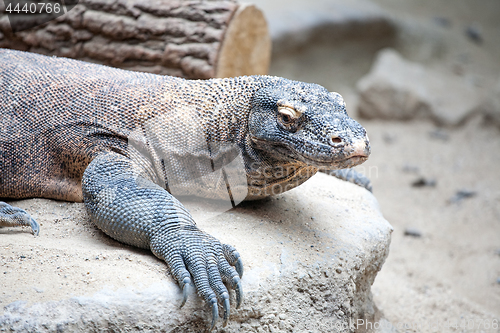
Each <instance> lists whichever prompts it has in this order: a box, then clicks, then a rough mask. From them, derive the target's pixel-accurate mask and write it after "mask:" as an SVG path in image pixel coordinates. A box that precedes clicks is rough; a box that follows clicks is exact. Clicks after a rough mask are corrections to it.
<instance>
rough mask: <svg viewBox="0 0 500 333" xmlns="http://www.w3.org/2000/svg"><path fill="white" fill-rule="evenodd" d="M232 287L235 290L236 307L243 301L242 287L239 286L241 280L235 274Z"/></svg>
mask: <svg viewBox="0 0 500 333" xmlns="http://www.w3.org/2000/svg"><path fill="white" fill-rule="evenodd" d="M233 289H234V290H235V291H236V308H237V309H238V308H239V307H240V305H241V303H243V288H242V287H241V280H240V279H239V278H238V277H237V276H235V277H234V278H233Z"/></svg>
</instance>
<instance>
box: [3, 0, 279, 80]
mask: <svg viewBox="0 0 500 333" xmlns="http://www.w3.org/2000/svg"><path fill="white" fill-rule="evenodd" d="M1 9H2V8H0V10H1ZM0 12H3V10H2V11H0ZM0 47H3V48H12V49H17V50H23V51H30V52H37V53H42V54H46V55H56V56H61V57H69V58H75V59H80V60H85V61H90V62H94V63H100V64H105V65H110V66H114V67H118V68H123V69H128V70H135V71H144V72H151V73H156V74H167V75H174V76H180V77H185V78H200V79H206V78H211V77H231V76H239V75H253V74H267V71H268V68H269V62H270V56H271V39H270V36H269V32H268V29H267V23H266V20H265V18H264V15H263V14H262V12H261V11H260V10H259V9H258V8H256V7H255V6H253V5H246V4H238V3H237V2H235V1H234V0H211V1H208V0H184V1H183V0H148V1H144V0H128V1H123V0H80V1H79V3H78V4H77V5H76V6H75V7H74V8H73V9H71V10H70V11H68V12H67V13H66V14H64V15H62V16H60V17H58V18H56V19H54V20H52V21H49V22H47V23H44V24H42V25H40V26H37V27H34V28H31V29H28V30H24V31H18V32H12V29H11V26H10V23H9V20H8V17H7V15H5V14H0Z"/></svg>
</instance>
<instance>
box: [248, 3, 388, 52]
mask: <svg viewBox="0 0 500 333" xmlns="http://www.w3.org/2000/svg"><path fill="white" fill-rule="evenodd" d="M253 3H255V4H256V5H258V6H259V8H261V9H262V10H263V11H264V13H265V14H266V16H267V18H268V24H269V31H270V34H271V38H272V40H273V52H274V53H281V52H287V51H290V50H293V49H298V48H300V47H305V45H307V44H311V43H314V42H321V43H324V42H332V41H335V42H340V41H352V40H356V39H362V40H366V41H371V42H373V40H376V39H384V38H387V37H392V36H394V35H395V29H394V27H393V25H392V23H391V20H390V18H389V15H388V14H387V13H386V12H385V11H383V10H382V9H381V8H380V7H379V6H377V5H376V4H374V3H373V2H371V1H369V0H319V1H309V2H304V1H289V0H275V1H266V0H255V1H253Z"/></svg>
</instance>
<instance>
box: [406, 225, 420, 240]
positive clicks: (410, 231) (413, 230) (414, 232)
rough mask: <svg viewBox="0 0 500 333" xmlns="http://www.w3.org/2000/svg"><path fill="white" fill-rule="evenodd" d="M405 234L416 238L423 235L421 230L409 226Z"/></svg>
mask: <svg viewBox="0 0 500 333" xmlns="http://www.w3.org/2000/svg"><path fill="white" fill-rule="evenodd" d="M404 235H405V236H411V237H415V238H420V237H422V232H421V231H420V230H418V229H417V228H412V227H408V228H406V229H405V232H404Z"/></svg>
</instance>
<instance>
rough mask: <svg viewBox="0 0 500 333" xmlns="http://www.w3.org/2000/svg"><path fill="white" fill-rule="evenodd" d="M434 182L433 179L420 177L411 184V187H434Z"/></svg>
mask: <svg viewBox="0 0 500 333" xmlns="http://www.w3.org/2000/svg"><path fill="white" fill-rule="evenodd" d="M436 184H437V182H436V180H435V179H433V178H425V177H420V178H418V179H417V180H415V181H413V183H411V186H413V187H436Z"/></svg>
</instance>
